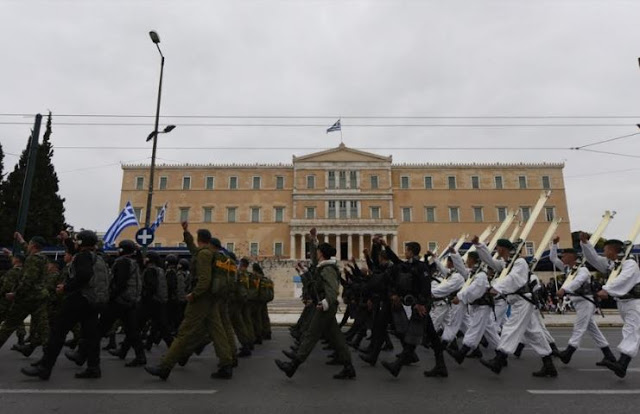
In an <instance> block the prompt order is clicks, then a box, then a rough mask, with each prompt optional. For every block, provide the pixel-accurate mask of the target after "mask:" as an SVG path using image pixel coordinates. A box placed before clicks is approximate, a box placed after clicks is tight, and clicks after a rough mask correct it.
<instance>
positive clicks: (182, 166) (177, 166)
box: [121, 163, 293, 170]
mask: <svg viewBox="0 0 640 414" xmlns="http://www.w3.org/2000/svg"><path fill="white" fill-rule="evenodd" d="M121 167H122V169H123V170H139V169H141V168H144V169H148V168H149V167H150V165H149V164H121ZM156 168H164V169H171V170H178V169H185V168H189V169H208V168H236V169H237V168H293V164H259V163H253V164H252V163H246V164H241V163H237V164H236V163H231V164H189V163H185V164H156Z"/></svg>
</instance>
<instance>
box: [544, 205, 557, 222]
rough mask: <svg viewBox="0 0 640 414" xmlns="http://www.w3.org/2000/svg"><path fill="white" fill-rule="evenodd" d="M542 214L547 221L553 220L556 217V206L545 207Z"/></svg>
mask: <svg viewBox="0 0 640 414" xmlns="http://www.w3.org/2000/svg"><path fill="white" fill-rule="evenodd" d="M544 215H545V218H546V219H547V221H553V220H555V218H556V208H555V207H545V208H544Z"/></svg>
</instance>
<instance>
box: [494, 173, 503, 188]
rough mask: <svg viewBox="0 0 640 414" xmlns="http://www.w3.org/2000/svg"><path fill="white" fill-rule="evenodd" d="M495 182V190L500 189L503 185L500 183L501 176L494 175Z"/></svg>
mask: <svg viewBox="0 0 640 414" xmlns="http://www.w3.org/2000/svg"><path fill="white" fill-rule="evenodd" d="M493 178H494V180H495V183H496V190H502V189H503V188H504V186H503V185H502V176H501V175H496V176H495V177H493Z"/></svg>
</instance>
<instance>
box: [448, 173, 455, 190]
mask: <svg viewBox="0 0 640 414" xmlns="http://www.w3.org/2000/svg"><path fill="white" fill-rule="evenodd" d="M447 182H448V183H449V190H455V189H456V187H457V185H456V177H455V176H453V175H450V176H449V177H447Z"/></svg>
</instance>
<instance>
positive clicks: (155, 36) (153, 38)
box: [149, 30, 160, 44]
mask: <svg viewBox="0 0 640 414" xmlns="http://www.w3.org/2000/svg"><path fill="white" fill-rule="evenodd" d="M149 37H150V38H151V41H152V42H153V43H155V44H158V43H160V36H158V33H157V32H156V31H155V30H152V31H150V32H149Z"/></svg>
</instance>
